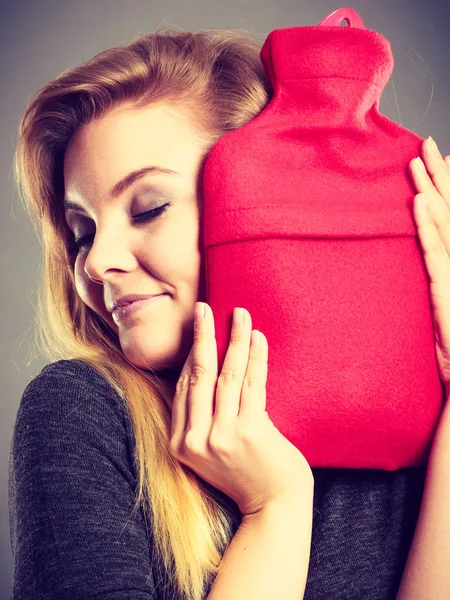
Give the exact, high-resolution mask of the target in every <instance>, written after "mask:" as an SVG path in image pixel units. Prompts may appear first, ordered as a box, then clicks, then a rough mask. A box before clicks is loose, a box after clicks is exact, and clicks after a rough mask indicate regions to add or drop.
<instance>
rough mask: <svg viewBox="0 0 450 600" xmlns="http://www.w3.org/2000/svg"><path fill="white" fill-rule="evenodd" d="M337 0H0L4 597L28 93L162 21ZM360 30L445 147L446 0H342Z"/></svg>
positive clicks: (262, 16)
mask: <svg viewBox="0 0 450 600" xmlns="http://www.w3.org/2000/svg"><path fill="white" fill-rule="evenodd" d="M346 5H347V2H346V0H343V2H342V4H340V3H339V2H338V0H322V1H320V0H295V1H294V0H247V1H246V2H244V1H242V0H239V1H237V0H197V1H189V0H165V1H164V2H161V1H158V2H157V1H155V0H150V1H149V0H127V1H126V2H123V0H110V1H107V0H95V1H92V2H88V1H87V0H77V1H76V2H75V1H72V2H69V1H67V0H26V1H24V0H10V2H5V1H2V2H0V7H1V13H0V14H1V24H0V80H1V82H2V85H1V92H0V103H1V112H0V179H1V186H0V200H1V202H0V211H1V217H0V233H1V234H0V268H1V273H0V281H1V305H0V332H1V339H0V381H1V382H2V388H1V389H2V393H1V399H0V403H1V404H0V410H1V420H0V481H1V484H0V556H1V568H0V599H6V598H9V596H10V593H11V581H12V556H11V547H10V538H9V522H8V501H7V482H8V456H9V448H10V442H11V435H12V431H13V427H14V420H15V417H16V413H17V409H18V406H19V402H20V398H21V395H22V392H23V390H24V388H25V387H26V385H27V383H28V382H29V381H30V379H32V378H33V377H34V376H36V375H37V374H38V373H39V371H40V370H41V369H42V368H43V367H44V366H45V364H46V363H45V361H44V360H43V359H41V358H39V357H37V358H36V359H34V360H33V361H32V362H31V363H30V364H28V360H27V359H28V354H29V346H28V343H29V341H30V340H31V331H30V328H31V323H32V319H33V311H34V305H35V293H36V283H37V273H38V267H39V266H40V260H41V255H40V246H39V243H38V242H37V239H36V236H35V234H34V232H33V229H32V227H31V224H30V223H29V222H28V220H27V217H26V215H25V214H24V213H23V211H22V209H21V207H20V205H19V203H18V193H17V190H16V189H15V185H14V181H13V171H12V164H13V152H14V148H15V144H16V140H17V131H18V123H19V119H20V118H21V116H22V114H23V112H24V110H25V108H26V104H27V101H28V100H29V99H30V98H31V97H32V96H33V95H34V94H35V93H36V92H37V91H38V89H39V88H40V87H41V86H43V85H44V84H46V83H47V82H48V81H50V80H51V79H53V78H55V77H56V76H57V75H59V74H60V73H61V72H62V71H63V70H65V69H66V68H68V67H70V66H73V65H77V64H79V63H81V62H84V61H85V60H87V59H88V58H90V57H91V56H93V55H95V54H97V53H98V52H100V51H101V50H104V49H105V48H109V47H112V46H119V45H122V44H124V43H126V42H128V41H129V40H130V39H131V38H132V37H133V36H134V35H136V34H138V33H141V32H151V31H154V30H155V29H156V28H157V27H161V26H178V27H181V28H183V29H187V30H190V31H197V30H200V29H218V28H220V29H222V28H231V29H240V28H243V29H247V30H249V31H252V32H254V33H258V34H265V35H267V34H268V33H269V32H270V31H272V30H273V29H278V28H283V27H293V26H302V25H317V24H318V22H319V21H321V20H322V19H323V18H324V17H325V16H326V15H327V14H329V13H330V12H332V11H334V10H336V9H337V8H339V7H340V6H346ZM348 5H350V6H351V7H352V8H354V9H355V10H357V11H358V12H359V14H360V15H361V17H362V18H363V20H364V22H365V25H366V27H367V28H368V29H373V30H375V31H378V32H380V33H381V34H383V35H384V36H385V37H386V38H387V39H388V40H389V41H390V42H391V44H392V49H393V53H394V58H395V68H394V73H393V77H392V78H391V79H390V81H389V83H388V85H387V87H386V90H385V92H384V94H383V97H382V103H381V112H382V113H384V114H385V115H386V116H387V117H389V118H390V119H392V120H394V121H396V122H398V123H400V124H401V125H403V126H404V127H406V128H408V129H410V130H412V131H415V132H416V133H417V134H418V135H420V136H422V137H428V135H432V136H433V137H434V139H435V140H436V141H437V143H438V145H439V147H440V149H441V152H443V153H444V154H449V153H450V142H449V134H450V117H449V112H448V111H449V105H448V102H449V98H450V89H449V88H450V83H449V82H450V77H449V66H448V58H447V60H445V57H446V56H447V57H448V56H449V55H450V52H449V37H448V32H449V31H450V0H439V1H437V0H432V1H425V0H349V3H348Z"/></svg>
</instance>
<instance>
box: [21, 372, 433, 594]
mask: <svg viewBox="0 0 450 600" xmlns="http://www.w3.org/2000/svg"><path fill="white" fill-rule="evenodd" d="M134 450H135V441H134V434H133V428H132V424H131V419H130V415H129V412H128V409H127V405H126V403H125V402H124V401H123V400H122V399H121V398H120V396H119V395H118V394H117V393H116V392H115V390H114V389H112V388H111V386H110V385H109V383H108V382H107V381H106V380H105V379H104V378H103V377H102V376H101V375H100V374H99V373H97V372H96V371H95V370H93V369H92V368H91V367H90V366H89V365H87V364H85V363H83V362H81V361H76V360H60V361H58V362H55V363H53V364H50V365H48V366H46V367H45V368H44V369H43V370H42V371H41V372H40V374H39V375H38V376H37V377H35V378H34V379H33V380H32V381H31V382H30V383H29V384H28V386H27V387H26V389H25V391H24V393H23V396H22V399H21V402H20V407H19V411H18V413H17V417H16V422H15V427H14V432H13V439H12V442H11V451H10V466H9V469H10V470H9V518H10V532H11V546H12V552H13V557H14V579H13V593H12V596H11V598H12V599H13V600H25V599H27V600H44V599H45V600H64V599H74V600H75V599H76V600H78V599H79V600H93V599H98V600H125V599H127V600H163V599H164V600H169V599H170V600H177V599H178V598H179V596H177V595H176V593H175V591H174V589H173V588H172V587H171V586H170V582H169V580H168V578H167V577H166V574H165V573H164V571H163V570H162V569H161V563H160V560H159V558H158V556H155V555H154V554H153V552H152V549H153V542H152V531H151V526H149V525H148V519H147V525H146V520H145V517H144V515H143V514H142V512H141V511H137V512H134V513H133V511H132V508H133V503H134V499H135V490H136V470H135V466H134V460H133V456H134ZM425 472H426V468H425V467H417V468H405V469H401V470H398V471H394V472H388V471H374V470H346V469H318V468H316V469H313V474H314V479H315V490H314V517H313V535H312V545H311V559H310V566H309V572H308V581H307V586H306V593H305V600H331V599H333V600H365V599H367V600H394V599H395V595H396V592H397V590H398V586H399V584H400V579H401V576H402V572H403V568H404V565H405V562H406V558H407V555H408V550H409V547H410V544H411V541H412V536H413V534H414V527H415V524H416V521H417V517H418V513H419V509H420V501H421V497H422V492H423V486H424V480H425ZM155 477H157V474H155ZM216 495H217V496H218V498H219V499H220V500H221V501H223V504H224V506H225V507H226V508H227V509H229V514H230V520H231V522H232V525H233V530H234V531H236V529H237V528H238V527H239V524H240V513H239V510H238V508H237V506H236V504H235V503H234V502H233V501H232V500H231V499H230V498H228V497H227V496H225V494H222V493H221V492H218V493H217V494H216ZM211 583H212V582H211ZM211 583H210V584H209V585H208V586H207V588H206V590H205V597H206V595H207V593H208V591H209V588H210V585H211Z"/></svg>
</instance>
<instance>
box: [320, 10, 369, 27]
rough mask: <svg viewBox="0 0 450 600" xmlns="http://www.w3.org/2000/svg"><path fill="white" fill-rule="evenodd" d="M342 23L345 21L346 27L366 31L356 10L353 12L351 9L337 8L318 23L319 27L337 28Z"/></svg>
mask: <svg viewBox="0 0 450 600" xmlns="http://www.w3.org/2000/svg"><path fill="white" fill-rule="evenodd" d="M342 21H347V25H348V26H349V27H354V28H355V29H366V27H365V25H364V23H363V20H362V19H361V17H360V16H359V14H358V13H357V12H356V10H353V8H338V9H337V10H335V11H334V12H332V13H331V14H329V15H328V16H327V17H325V19H324V20H323V21H321V22H320V23H319V26H320V25H328V26H331V27H339V26H340V25H341V23H342Z"/></svg>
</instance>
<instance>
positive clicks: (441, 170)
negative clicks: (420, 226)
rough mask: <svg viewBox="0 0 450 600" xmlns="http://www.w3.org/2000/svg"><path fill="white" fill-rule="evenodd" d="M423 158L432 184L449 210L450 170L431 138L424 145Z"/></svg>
mask: <svg viewBox="0 0 450 600" xmlns="http://www.w3.org/2000/svg"><path fill="white" fill-rule="evenodd" d="M422 157H423V160H424V163H425V167H426V170H427V172H428V174H429V176H430V178H431V182H432V184H433V185H434V187H435V188H436V189H437V191H438V192H439V194H440V195H441V196H442V198H443V199H444V202H445V203H446V206H447V208H450V170H449V168H448V165H447V162H446V161H445V159H444V158H443V157H442V155H441V153H440V152H439V149H438V147H437V145H436V143H435V142H434V140H433V139H432V138H431V137H429V138H428V139H427V140H425V142H424V143H423V144H422ZM423 191H426V190H423Z"/></svg>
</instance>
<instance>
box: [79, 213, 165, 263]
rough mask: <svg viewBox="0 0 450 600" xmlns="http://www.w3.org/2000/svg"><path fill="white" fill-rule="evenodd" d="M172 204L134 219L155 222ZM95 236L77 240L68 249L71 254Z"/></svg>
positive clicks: (140, 221) (141, 221)
mask: <svg viewBox="0 0 450 600" xmlns="http://www.w3.org/2000/svg"><path fill="white" fill-rule="evenodd" d="M171 204H172V203H171V202H166V204H163V205H162V206H158V208H154V209H152V210H148V211H146V212H143V213H141V214H140V215H135V216H134V217H133V219H134V220H135V221H137V222H138V223H146V222H147V221H153V220H155V219H156V218H157V217H159V216H161V215H162V214H164V213H165V212H166V210H167V209H168V208H169V206H170V205H171ZM93 235H94V234H93V233H90V234H89V235H84V236H83V237H81V238H79V239H78V240H75V241H74V243H73V244H72V245H71V246H70V247H69V249H68V251H69V254H73V253H76V252H78V251H79V250H80V248H82V247H83V246H86V244H87V243H88V240H89V238H92V237H93Z"/></svg>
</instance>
